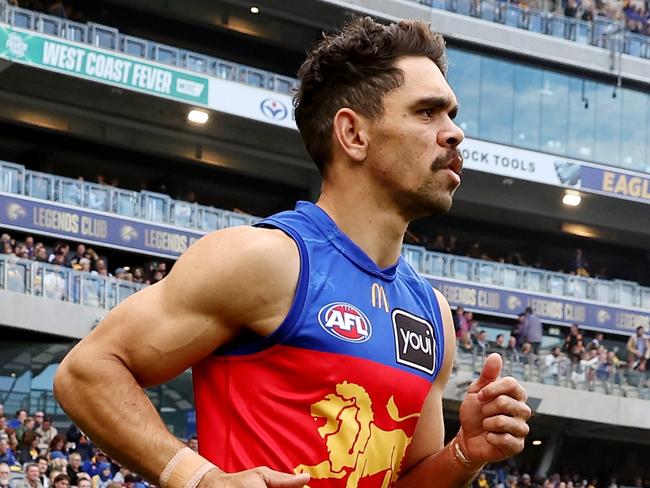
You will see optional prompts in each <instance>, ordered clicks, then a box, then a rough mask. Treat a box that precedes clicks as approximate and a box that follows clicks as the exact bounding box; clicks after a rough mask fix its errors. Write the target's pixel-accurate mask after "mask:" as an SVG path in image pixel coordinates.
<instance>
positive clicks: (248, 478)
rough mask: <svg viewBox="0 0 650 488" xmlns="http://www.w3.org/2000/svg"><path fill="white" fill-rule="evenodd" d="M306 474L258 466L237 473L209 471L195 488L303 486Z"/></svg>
mask: <svg viewBox="0 0 650 488" xmlns="http://www.w3.org/2000/svg"><path fill="white" fill-rule="evenodd" d="M307 483H309V475H308V474H289V473H280V472H279V471H273V470H272V469H270V468H266V467H259V468H253V469H249V470H246V471H241V472H239V473H232V474H230V473H224V472H223V471H217V470H213V471H209V472H208V473H207V474H206V475H205V476H204V477H203V479H202V480H201V483H199V486H198V487H197V488H267V487H268V488H303V487H304V486H305V485H306V484H307Z"/></svg>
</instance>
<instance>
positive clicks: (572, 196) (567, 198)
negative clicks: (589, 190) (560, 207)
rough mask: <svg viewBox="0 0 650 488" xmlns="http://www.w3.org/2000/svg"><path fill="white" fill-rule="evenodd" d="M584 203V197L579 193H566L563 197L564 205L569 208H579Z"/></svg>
mask: <svg viewBox="0 0 650 488" xmlns="http://www.w3.org/2000/svg"><path fill="white" fill-rule="evenodd" d="M580 202H582V197H581V196H580V195H578V194H577V193H573V192H566V193H565V194H564V196H563V197H562V203H563V204H564V205H566V206H567V207H577V206H578V205H580Z"/></svg>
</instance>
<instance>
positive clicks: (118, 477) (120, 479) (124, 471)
mask: <svg viewBox="0 0 650 488" xmlns="http://www.w3.org/2000/svg"><path fill="white" fill-rule="evenodd" d="M129 474H131V470H129V468H127V467H126V466H120V469H119V470H118V471H117V473H115V475H114V476H113V483H119V484H120V487H121V486H122V485H123V484H124V481H125V479H126V476H128V475H129Z"/></svg>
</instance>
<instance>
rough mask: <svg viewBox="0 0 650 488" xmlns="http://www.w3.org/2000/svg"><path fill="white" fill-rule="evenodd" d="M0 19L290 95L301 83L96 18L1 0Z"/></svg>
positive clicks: (8, 22)
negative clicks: (64, 16) (42, 10)
mask: <svg viewBox="0 0 650 488" xmlns="http://www.w3.org/2000/svg"><path fill="white" fill-rule="evenodd" d="M0 22H3V23H6V24H9V25H11V26H14V27H19V28H22V29H28V30H33V31H37V32H42V33H43V34H48V35H51V36H57V37H61V38H63V39H67V40H69V41H74V42H81V43H85V44H90V45H93V46H97V47H101V48H104V49H109V50H111V51H118V52H121V53H124V54H127V55H129V56H135V57H139V58H143V59H147V60H150V61H155V62H158V63H162V64H166V65H169V66H176V67H178V68H183V69H186V70H189V71H193V72H195V73H200V74H203V75H207V76H214V77H216V78H221V79H224V80H230V81H237V82H240V83H245V84H247V85H252V86H256V87H258V88H264V89H267V90H273V91H276V92H278V93H284V94H287V95H291V94H292V93H293V91H294V89H295V88H296V87H297V86H298V80H296V79H294V78H290V77H288V76H282V75H279V74H276V73H271V72H270V71H265V70H261V69H257V68H253V67H251V66H246V65H243V64H239V63H233V62H231V61H226V60H225V59H220V58H217V57H214V56H208V55H205V54H201V53H197V52H194V51H189V50H187V49H180V48H178V47H174V46H169V45H167V44H162V43H159V42H154V41H149V40H146V39H142V38H139V37H133V36H128V35H126V34H122V33H120V31H119V30H118V29H116V28H114V27H109V26H106V25H102V24H96V23H93V22H88V23H86V24H83V23H80V22H75V21H72V20H67V19H62V18H60V17H55V16H52V15H48V14H44V13H40V12H34V11H32V10H28V9H24V8H20V7H14V6H12V5H9V4H7V2H6V0H0Z"/></svg>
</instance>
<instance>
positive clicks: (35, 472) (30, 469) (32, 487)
mask: <svg viewBox="0 0 650 488" xmlns="http://www.w3.org/2000/svg"><path fill="white" fill-rule="evenodd" d="M16 488H43V485H42V484H41V471H40V470H39V469H38V465H37V464H34V463H30V464H28V465H27V466H26V467H25V477H24V478H23V479H22V480H20V481H19V482H18V483H16Z"/></svg>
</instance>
